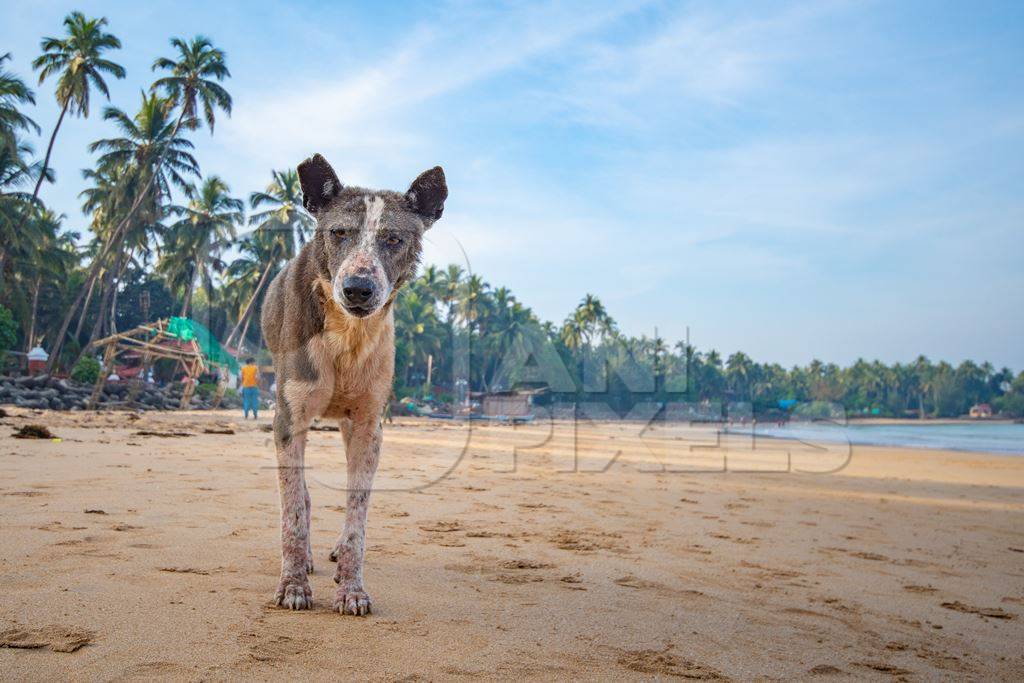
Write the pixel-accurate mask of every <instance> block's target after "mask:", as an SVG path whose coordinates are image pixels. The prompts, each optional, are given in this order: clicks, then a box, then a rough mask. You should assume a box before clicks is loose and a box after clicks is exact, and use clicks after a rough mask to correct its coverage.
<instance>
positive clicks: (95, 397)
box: [88, 343, 117, 410]
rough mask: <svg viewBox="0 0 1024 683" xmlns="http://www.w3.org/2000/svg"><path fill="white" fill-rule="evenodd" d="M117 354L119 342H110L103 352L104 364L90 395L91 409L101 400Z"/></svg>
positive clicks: (89, 406) (89, 405)
mask: <svg viewBox="0 0 1024 683" xmlns="http://www.w3.org/2000/svg"><path fill="white" fill-rule="evenodd" d="M116 356H117V344H116V343H113V344H108V345H107V350H106V351H104V352H103V364H102V365H101V366H100V374H99V376H98V377H97V378H96V386H94V387H93V390H92V396H90V397H89V404H88V408H89V410H95V409H96V404H97V403H98V402H99V400H100V394H102V393H103V387H104V386H105V385H106V383H107V377H108V376H109V375H110V371H111V370H112V369H113V367H114V358H115V357H116Z"/></svg>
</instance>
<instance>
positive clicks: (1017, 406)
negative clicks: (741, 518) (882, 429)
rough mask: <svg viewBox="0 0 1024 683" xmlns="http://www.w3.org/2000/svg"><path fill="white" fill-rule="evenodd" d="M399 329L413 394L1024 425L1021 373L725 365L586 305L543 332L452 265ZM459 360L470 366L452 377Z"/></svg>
mask: <svg viewBox="0 0 1024 683" xmlns="http://www.w3.org/2000/svg"><path fill="white" fill-rule="evenodd" d="M395 321H396V330H397V335H398V337H397V354H398V357H397V362H396V374H397V377H396V384H397V385H398V386H399V387H400V389H399V390H400V391H405V392H407V393H410V394H414V395H415V393H416V391H417V390H424V391H432V390H435V389H436V388H437V387H438V386H442V387H451V386H452V384H453V381H452V380H453V378H457V377H465V378H466V379H467V381H468V384H469V388H470V389H471V390H475V391H497V390H507V389H511V388H514V387H516V386H530V385H547V386H548V387H549V388H551V389H552V391H553V393H554V396H555V397H556V398H561V399H563V400H584V401H588V400H590V401H594V400H596V401H599V402H602V403H605V404H607V405H608V406H610V407H612V408H614V409H616V410H618V411H619V413H620V414H626V413H628V411H629V410H630V409H631V408H633V406H634V405H636V404H637V403H639V402H655V403H658V402H665V401H678V402H684V403H694V404H704V405H706V406H711V407H712V410H713V411H714V410H720V411H721V412H723V413H724V412H728V405H729V404H733V405H735V404H740V406H744V409H745V410H747V411H750V412H751V413H753V414H755V415H765V416H768V415H771V416H779V417H783V416H784V414H785V413H786V412H791V411H792V409H793V407H794V405H798V406H804V407H806V406H807V405H808V404H810V405H813V404H822V405H825V406H827V405H834V406H842V407H843V408H844V409H845V410H846V411H847V413H848V414H853V415H874V416H884V417H919V416H920V417H925V418H932V417H957V416H961V415H964V414H967V413H968V411H969V410H970V408H971V407H972V406H975V405H979V404H985V403H988V404H990V405H991V406H992V409H993V411H995V412H1002V413H1003V414H1005V415H1007V416H1011V417H1021V416H1024V372H1021V373H1019V374H1017V375H1014V373H1013V372H1012V371H1011V370H1010V369H1009V368H1000V369H997V368H995V367H993V366H992V364H990V363H981V364H978V363H975V362H973V361H969V360H968V361H964V362H962V363H960V364H959V365H956V366H954V365H951V364H950V363H947V362H945V361H940V362H932V361H931V360H929V359H928V358H926V357H924V356H920V357H918V358H917V359H915V360H914V361H913V362H910V363H895V364H891V365H888V364H885V363H882V362H880V361H877V360H875V361H866V360H858V361H856V362H855V363H853V364H852V365H850V366H848V367H840V366H839V365H836V364H835V363H823V362H821V361H819V360H814V361H812V362H811V363H810V364H808V365H806V366H794V367H791V368H785V367H783V366H781V365H779V364H777V363H758V362H755V361H754V360H752V359H751V358H750V357H749V356H748V355H747V354H745V353H743V352H741V351H737V352H735V353H732V354H729V355H727V356H726V355H723V354H721V353H719V352H718V351H716V350H714V349H708V350H700V349H697V348H695V347H694V346H692V345H688V344H687V343H686V342H683V341H680V342H677V343H675V344H669V342H667V341H666V340H665V339H663V338H661V337H660V336H657V335H653V336H640V337H635V336H629V335H625V334H623V333H622V332H621V331H620V330H619V327H618V325H617V323H616V322H615V320H614V319H613V318H612V317H611V315H610V314H609V313H608V312H607V311H606V310H605V307H604V306H603V304H602V303H601V301H600V300H599V299H598V298H597V297H596V296H594V295H591V294H587V295H586V296H585V297H584V298H583V299H582V300H581V301H580V303H579V305H578V306H577V307H576V308H575V309H574V310H573V311H571V312H570V314H569V315H568V316H567V317H566V318H565V320H564V321H563V322H562V323H561V324H560V325H556V324H552V323H550V322H543V321H541V320H539V319H538V317H537V316H536V315H535V314H534V312H533V311H532V310H530V308H529V307H527V306H525V305H524V304H522V303H521V302H519V301H518V300H516V298H515V297H514V296H513V295H512V294H511V292H509V290H508V289H506V288H504V287H497V288H492V287H491V286H489V285H488V284H487V283H486V282H484V281H483V280H482V279H481V278H480V277H479V276H478V275H473V274H467V273H464V272H463V271H462V270H461V269H460V268H459V267H458V266H448V267H447V269H444V270H442V269H438V268H436V267H435V266H427V267H426V268H425V269H424V270H423V272H422V274H421V275H420V276H419V277H418V278H417V279H416V280H415V281H414V282H412V283H410V285H409V286H407V287H406V289H405V290H403V292H402V295H401V296H399V298H398V300H397V301H396V308H395ZM463 357H468V359H469V360H468V362H465V363H463V366H464V367H462V368H459V367H457V366H458V365H459V364H460V359H461V358H463ZM453 366H455V367H453ZM428 371H429V372H430V373H431V375H432V377H431V386H429V387H426V386H424V383H425V382H426V377H427V373H428ZM559 394H561V396H560V397H559Z"/></svg>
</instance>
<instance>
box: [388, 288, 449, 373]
mask: <svg viewBox="0 0 1024 683" xmlns="http://www.w3.org/2000/svg"><path fill="white" fill-rule="evenodd" d="M424 294H427V292H422V293H421V292H419V291H416V288H412V287H408V288H405V289H403V290H402V293H401V295H400V296H399V297H398V300H397V301H396V302H395V330H396V332H397V334H396V339H395V343H396V346H397V348H398V349H399V357H400V359H402V362H401V366H400V367H401V369H402V370H401V372H402V375H401V377H402V384H403V385H404V386H409V382H410V377H411V374H412V369H413V368H414V367H415V366H416V365H417V362H422V364H424V365H425V364H426V358H427V356H428V355H430V354H432V353H433V354H436V353H438V352H439V351H440V348H441V330H440V325H439V321H438V319H437V316H436V315H435V313H434V304H433V302H431V301H430V299H429V297H428V296H424Z"/></svg>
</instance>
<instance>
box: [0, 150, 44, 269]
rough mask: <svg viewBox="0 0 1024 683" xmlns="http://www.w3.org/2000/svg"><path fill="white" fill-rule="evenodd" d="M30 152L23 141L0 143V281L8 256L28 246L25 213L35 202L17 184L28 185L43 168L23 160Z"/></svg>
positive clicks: (28, 227) (29, 228)
mask: <svg viewBox="0 0 1024 683" xmlns="http://www.w3.org/2000/svg"><path fill="white" fill-rule="evenodd" d="M31 153H32V149H31V147H29V146H28V145H25V144H21V143H15V144H14V145H0V282H3V277H4V271H5V266H6V264H7V260H8V256H10V255H11V254H14V255H15V256H17V255H19V254H25V253H27V252H30V251H31V249H32V238H33V230H32V229H31V226H30V225H28V224H27V216H28V214H30V213H31V207H33V206H36V205H37V204H38V202H33V201H32V195H30V194H29V193H28V192H23V191H22V190H21V189H20V188H23V187H25V186H27V185H29V184H30V183H31V182H32V181H33V180H35V178H36V177H38V176H39V175H40V174H41V173H42V170H43V169H42V163H41V162H34V163H29V162H27V161H25V158H24V157H26V156H28V155H29V154H31Z"/></svg>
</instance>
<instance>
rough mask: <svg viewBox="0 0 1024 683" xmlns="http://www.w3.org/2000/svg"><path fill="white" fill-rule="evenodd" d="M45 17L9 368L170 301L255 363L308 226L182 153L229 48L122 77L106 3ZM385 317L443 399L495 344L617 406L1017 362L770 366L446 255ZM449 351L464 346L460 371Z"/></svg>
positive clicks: (920, 384) (827, 390)
mask: <svg viewBox="0 0 1024 683" xmlns="http://www.w3.org/2000/svg"><path fill="white" fill-rule="evenodd" d="M55 28H56V29H57V30H56V31H55V34H54V35H53V36H52V37H44V38H42V39H41V42H40V49H39V54H38V55H37V56H34V59H33V61H32V67H33V69H34V72H33V73H14V72H13V71H12V70H11V64H10V59H11V55H10V54H7V53H4V52H3V50H2V49H0V353H3V356H4V360H3V362H4V365H5V368H4V374H11V373H17V372H20V371H21V369H22V368H23V367H24V365H25V354H26V353H27V352H28V351H29V350H31V349H33V348H34V347H36V346H40V347H42V348H44V349H45V350H46V351H47V352H48V354H49V356H48V366H49V367H48V370H49V371H51V372H53V373H57V374H62V375H71V376H72V377H75V376H79V377H83V376H85V377H87V376H89V373H86V372H83V369H84V368H88V367H94V368H95V367H97V363H96V357H97V355H98V354H97V352H96V350H95V347H94V345H93V342H95V341H96V340H98V339H102V338H103V337H105V336H108V335H111V334H113V333H116V332H118V331H122V330H127V329H131V328H133V327H135V326H137V325H139V324H141V323H144V322H147V321H149V320H156V319H161V318H167V317H170V316H179V317H189V318H193V319H195V320H197V321H200V322H202V323H203V324H204V325H206V326H207V327H209V328H210V330H212V331H213V333H214V334H215V335H216V336H217V337H218V338H219V340H220V343H221V344H222V345H223V346H224V347H226V348H228V349H230V350H232V352H233V353H235V355H236V356H237V357H239V358H242V357H245V356H248V355H253V356H256V357H257V358H258V359H260V360H261V362H262V363H267V362H269V357H268V356H267V353H266V351H265V350H264V348H263V346H262V344H261V338H260V330H259V324H258V320H259V311H260V306H261V303H262V300H263V296H264V294H265V292H266V290H267V286H268V285H269V283H270V281H271V280H272V279H273V277H274V275H275V274H276V273H277V272H278V271H279V270H280V269H281V268H282V267H283V265H284V264H285V263H286V262H287V260H288V259H289V258H291V257H292V256H294V255H295V253H296V251H297V250H298V249H299V248H300V247H301V245H302V244H303V243H304V242H305V241H306V240H308V239H309V238H310V235H311V232H312V230H313V229H314V225H315V224H314V221H313V219H312V217H311V216H309V215H308V214H307V213H306V212H305V211H304V210H303V209H302V196H301V190H300V187H299V181H298V176H297V174H296V172H295V170H294V169H293V168H277V169H269V168H268V169H267V173H266V179H267V184H266V186H265V187H262V188H237V187H229V185H228V184H227V183H226V182H225V181H224V180H223V179H222V178H221V177H219V176H218V175H217V169H208V168H200V166H199V164H198V162H197V161H196V159H195V157H194V156H193V151H194V149H195V146H196V145H198V144H201V142H200V138H199V137H198V136H197V133H198V132H199V131H201V130H203V131H206V132H207V133H208V134H216V124H217V121H218V120H219V119H220V118H221V117H225V116H229V115H230V114H231V108H232V97H231V82H230V79H231V72H230V69H229V60H228V57H227V55H226V54H225V53H224V52H223V51H222V50H220V49H218V47H217V45H216V42H215V41H213V40H211V39H210V38H207V37H204V36H194V37H185V36H182V37H171V38H170V40H169V44H168V45H167V46H166V49H165V52H164V53H162V54H154V55H153V60H154V61H153V65H152V72H151V73H143V74H139V73H135V74H129V73H126V70H125V69H124V68H123V67H122V66H120V65H119V64H118V63H117V61H118V50H119V49H120V47H121V41H120V40H119V38H118V37H117V36H116V35H114V34H113V33H112V32H111V31H110V28H109V26H108V22H107V20H106V19H104V18H98V17H88V16H85V15H84V14H82V13H79V12H74V13H72V14H70V15H68V16H67V17H66V18H64V20H63V24H62V25H60V26H59V27H55ZM0 48H2V46H0ZM125 78H131V79H138V82H139V87H140V93H139V97H138V100H137V101H129V102H110V101H109V92H108V83H109V82H110V81H111V80H112V79H125ZM149 79H151V80H149ZM48 97H54V98H56V102H57V104H58V105H59V107H60V115H59V118H57V119H56V120H55V121H43V120H39V119H38V118H37V117H36V116H35V115H34V112H33V108H34V105H35V103H36V101H37V99H38V98H48ZM68 117H102V119H103V120H104V121H105V122H106V129H107V131H108V133H107V135H106V136H105V137H103V138H101V139H98V140H95V141H94V142H92V144H90V145H89V148H88V149H89V152H90V153H91V154H92V155H93V158H94V164H93V165H92V167H90V168H85V169H82V172H81V177H80V178H77V179H76V178H69V177H62V178H60V179H57V178H56V177H55V176H54V173H53V172H52V169H51V167H50V160H51V158H52V157H53V155H54V154H59V153H60V150H61V143H62V141H61V126H62V124H64V123H65V122H66V119H67V118H68ZM55 182H61V183H76V182H77V183H79V184H80V186H81V191H80V194H79V197H80V198H81V215H74V216H68V215H59V214H56V213H55V212H54V211H53V210H51V209H50V208H48V207H47V189H48V188H49V187H51V186H52V184H53V183H55ZM395 320H396V328H397V332H396V335H397V347H398V348H397V353H398V358H397V363H396V373H395V392H396V395H398V396H417V397H434V398H435V399H438V400H442V401H443V400H445V399H447V400H451V398H450V397H451V396H452V394H453V392H454V390H455V387H454V386H453V385H454V384H455V382H456V379H455V378H456V377H465V378H466V380H468V388H469V389H470V390H472V391H495V390H503V389H510V388H512V386H514V385H515V383H516V382H517V381H518V380H521V379H524V378H527V375H530V373H529V372H528V369H529V368H528V367H527V366H529V362H525V363H524V364H521V365H523V367H520V368H519V371H518V372H519V375H518V376H517V374H516V372H517V371H516V370H515V369H514V368H513V370H512V371H510V370H509V366H510V364H509V359H510V358H515V357H517V355H518V356H522V353H521V352H522V350H523V349H525V348H529V349H533V351H534V352H535V353H537V354H538V356H545V354H546V356H545V357H546V358H547V359H548V361H547V362H554V363H555V364H556V365H558V366H559V368H560V370H559V373H561V374H560V375H559V376H561V377H563V378H568V383H565V382H563V383H562V384H561V385H559V386H557V387H554V386H553V387H552V388H553V389H555V390H557V391H559V392H561V393H568V394H577V395H578V394H587V393H593V392H595V391H599V392H601V393H603V394H605V395H606V398H607V402H608V403H609V405H611V406H613V407H614V408H616V409H618V410H620V411H624V412H625V411H628V410H629V409H630V408H631V406H632V405H633V404H634V403H635V402H637V401H638V400H645V401H650V400H665V399H672V400H684V401H694V402H697V401H709V402H720V403H723V404H724V403H727V402H733V403H735V402H739V403H745V404H748V405H750V406H752V410H753V412H754V413H755V414H766V413H771V414H773V415H777V414H780V413H784V412H785V410H786V409H787V406H791V405H792V404H793V403H794V402H801V403H807V402H811V403H813V402H820V403H823V404H824V403H828V404H833V405H834V404H841V405H842V406H843V407H845V409H846V411H847V412H848V414H851V415H858V414H869V415H877V416H893V417H921V418H926V417H955V416H961V415H964V414H966V413H967V412H968V411H969V410H970V409H971V407H972V406H975V405H978V404H990V405H991V407H992V409H993V411H994V412H995V413H997V414H998V413H1002V414H1003V415H1004V416H1009V417H1020V416H1021V415H1024V372H1021V373H1020V374H1016V375H1015V374H1014V373H1013V372H1012V371H1011V370H1010V369H1008V368H1001V369H997V368H995V367H993V366H992V365H991V364H989V363H986V362H977V363H976V362H972V361H964V362H962V363H960V364H959V365H956V366H954V365H952V364H950V363H947V362H944V361H941V360H940V361H933V360H930V359H928V358H925V357H919V358H917V359H916V360H914V361H912V362H909V363H896V364H894V365H888V364H884V363H881V362H879V361H873V362H872V361H866V360H859V361H857V362H856V363H854V364H853V365H851V366H849V367H838V366H837V365H835V364H831V363H828V362H822V361H817V360H815V361H813V362H811V363H810V364H809V365H807V366H804V367H792V368H784V367H782V366H780V365H778V364H775V363H772V362H770V361H768V362H756V361H754V360H753V359H751V358H750V357H748V356H747V355H746V354H744V353H743V352H742V351H735V352H732V353H724V352H720V351H718V350H715V349H702V348H695V347H694V346H691V345H688V344H687V343H686V341H676V342H675V343H673V342H671V341H669V340H666V339H662V338H660V337H658V336H657V334H656V333H655V334H654V335H652V336H650V337H647V336H641V337H630V336H626V335H623V334H621V333H620V332H619V330H618V327H617V325H616V322H615V320H614V318H613V317H612V315H611V313H610V312H609V311H607V310H605V307H604V306H603V305H602V303H601V301H600V300H598V299H597V298H596V297H594V296H592V295H589V294H588V295H585V296H583V297H582V300H581V302H580V304H579V305H578V306H577V307H576V308H575V309H574V310H572V311H569V312H568V314H567V316H566V318H565V319H564V320H563V321H556V322H547V321H541V320H539V319H538V317H537V316H536V315H535V314H534V313H533V312H532V311H531V309H530V307H529V306H528V305H527V304H526V303H525V302H522V301H519V300H517V299H516V297H515V295H514V294H513V293H512V292H511V291H509V290H508V289H507V288H505V287H501V286H494V285H492V284H489V283H488V282H486V280H485V278H484V276H482V275H481V274H476V273H471V272H467V271H466V270H465V269H464V268H462V267H460V266H457V265H448V266H438V265H426V266H424V267H422V268H421V271H420V275H419V277H418V279H416V280H415V281H414V282H412V283H410V284H409V285H407V286H406V287H405V288H403V290H402V291H401V294H400V296H399V297H398V299H397V301H396V303H395ZM541 347H543V349H544V350H545V351H544V352H543V353H542V352H539V351H537V349H539V348H541ZM453 349H466V350H468V358H469V362H468V367H465V366H464V365H465V364H463V365H462V366H460V365H459V363H460V361H459V358H460V357H461V356H460V354H459V353H457V352H455V351H453ZM527 355H530V354H527ZM595 359H596V360H599V361H600V363H601V364H602V366H603V367H606V368H607V369H609V370H611V372H609V373H608V374H607V376H608V377H609V378H610V380H609V381H608V382H607V383H606V384H605V385H603V386H601V387H597V388H595V387H593V386H588V383H587V381H585V379H586V378H585V375H586V372H585V370H586V368H587V367H588V363H589V364H591V365H592V364H593V361H595ZM513 365H515V363H513ZM457 366H458V367H457ZM626 368H632V369H633V370H634V371H635V370H636V369H637V368H639V369H640V371H641V372H642V373H646V375H647V376H648V377H650V378H651V380H652V382H651V383H650V384H649V386H647V387H646V388H645V389H643V390H642V391H638V389H637V387H636V386H634V385H631V384H630V382H629V381H627V380H624V379H622V377H623V376H627V375H629V373H628V372H624V371H623V370H624V369H626ZM76 371H77V373H76ZM154 371H155V374H156V376H157V377H158V379H162V380H164V381H171V380H173V379H174V378H173V376H172V375H173V372H174V369H173V367H162V366H161V364H160V363H157V364H156V365H155V367H154ZM94 372H95V371H94ZM93 374H94V373H93ZM161 374H163V375H165V376H163V377H161ZM536 374H537V373H533V375H531V376H532V377H533V378H534V379H536ZM541 374H543V373H541ZM542 378H543V377H542ZM638 394H642V399H641V397H640V396H639V395H638Z"/></svg>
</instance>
